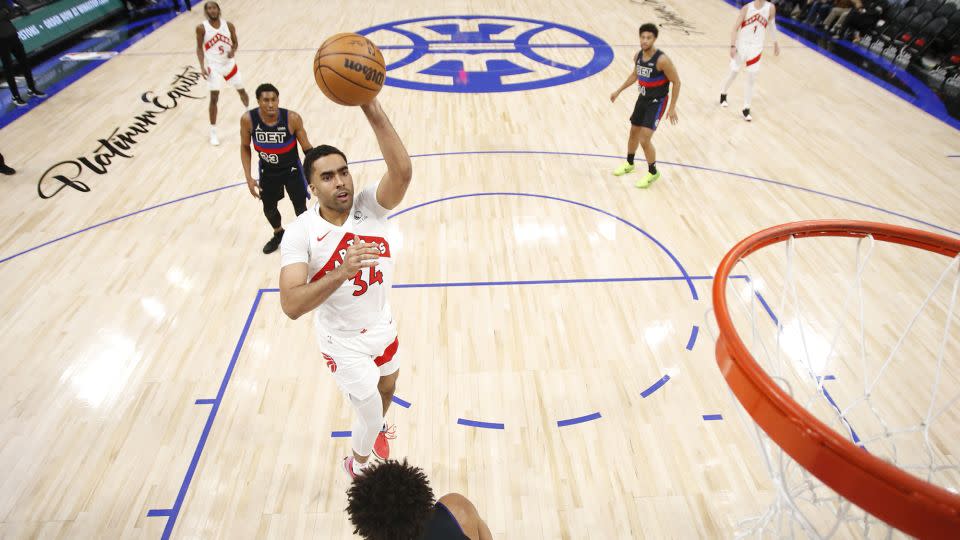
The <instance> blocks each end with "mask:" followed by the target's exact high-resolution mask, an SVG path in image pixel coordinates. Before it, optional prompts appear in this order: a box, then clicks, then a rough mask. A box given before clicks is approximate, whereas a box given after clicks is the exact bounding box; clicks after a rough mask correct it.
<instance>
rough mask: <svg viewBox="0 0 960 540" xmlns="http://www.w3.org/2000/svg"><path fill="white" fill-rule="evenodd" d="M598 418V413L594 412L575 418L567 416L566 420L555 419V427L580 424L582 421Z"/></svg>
mask: <svg viewBox="0 0 960 540" xmlns="http://www.w3.org/2000/svg"><path fill="white" fill-rule="evenodd" d="M598 418H600V413H599V412H595V413H591V414H588V415H585V416H578V417H576V418H568V419H567V420H557V427H564V426H572V425H574V424H582V423H584V422H589V421H591V420H596V419H598Z"/></svg>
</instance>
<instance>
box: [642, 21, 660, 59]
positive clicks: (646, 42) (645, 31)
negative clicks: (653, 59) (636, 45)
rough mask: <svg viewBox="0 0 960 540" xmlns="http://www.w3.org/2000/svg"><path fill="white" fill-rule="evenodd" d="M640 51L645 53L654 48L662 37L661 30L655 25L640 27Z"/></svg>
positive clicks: (647, 24)
mask: <svg viewBox="0 0 960 540" xmlns="http://www.w3.org/2000/svg"><path fill="white" fill-rule="evenodd" d="M639 34H640V49H641V50H643V51H644V52H647V51H649V50H650V49H652V48H653V44H654V43H656V41H657V38H658V37H659V36H660V29H658V28H657V25H655V24H653V23H644V24H641V25H640V31H639Z"/></svg>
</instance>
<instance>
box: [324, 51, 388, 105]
mask: <svg viewBox="0 0 960 540" xmlns="http://www.w3.org/2000/svg"><path fill="white" fill-rule="evenodd" d="M386 75H387V68H386V64H385V63H384V61H383V55H382V54H381V53H380V49H378V48H377V46H376V45H374V44H373V42H372V41H370V40H369V39H367V38H365V37H363V36H361V35H359V34H337V35H335V36H332V37H330V38H328V39H327V40H326V41H324V42H323V45H321V46H320V49H319V50H318V51H317V55H316V56H314V57H313V76H314V78H315V79H316V80H317V86H319V87H320V90H322V91H323V95H325V96H327V97H328V98H330V99H331V100H332V101H333V102H334V103H339V104H340V105H363V104H364V103H369V102H370V101H371V100H373V98H375V97H377V94H378V93H379V92H380V89H381V88H383V80H384V79H385V78H386Z"/></svg>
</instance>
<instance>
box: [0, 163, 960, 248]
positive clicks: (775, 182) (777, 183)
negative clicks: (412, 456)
mask: <svg viewBox="0 0 960 540" xmlns="http://www.w3.org/2000/svg"><path fill="white" fill-rule="evenodd" d="M490 154H496V155H553V156H576V157H592V158H610V159H623V156H619V155H617V156H612V155H609V154H585V153H581V152H547V151H536V150H486V151H474V152H435V153H429V154H415V155H412V156H410V157H412V158H422V157H439V156H465V155H490ZM379 161H383V158H375V159H365V160H360V161H352V162H350V163H351V165H354V164H361V163H374V162H379ZM659 163H660V164H661V165H672V166H675V167H683V168H688V169H695V170H700V171H707V172H713V173H718V174H723V175H727V176H734V177H737V178H743V179H746V180H753V181H755V182H762V183H765V184H770V185H775V186H780V187H783V188H788V189H794V190H797V191H803V192H806V193H812V194H814V195H819V196H821V197H826V198H828V199H834V200H838V201H842V202H846V203H850V204H854V205H857V206H860V207H863V208H869V209H871V210H876V211H877V212H882V213H884V214H889V215H891V216H896V217H899V218H902V219H905V220H908V221H911V222H913V223H918V224H921V225H926V226H927V227H931V228H933V229H937V230H940V231H943V232H946V233H949V234H952V235H954V236H960V231H955V230H952V229H949V228H947V227H942V226H940V225H935V224H933V223H930V222H927V221H923V220H921V219H918V218H915V217H911V216H908V215H906V214H902V213H899V212H895V211H893V210H887V209H885V208H880V207H879V206H875V205H872V204H868V203H864V202H860V201H855V200H853V199H849V198H847V197H841V196H839V195H832V194H830V193H826V192H823V191H817V190H815V189H810V188H805V187H801V186H797V185H793V184H788V183H786V182H781V181H779V180H770V179H768V178H760V177H758V176H750V175H748V174H741V173H735V172H730V171H724V170H720V169H713V168H710V167H701V166H699V165H687V164H683V163H673V162H669V161H660V162H659ZM246 185H247V184H246V182H238V183H235V184H229V185H226V186H221V187H218V188H214V189H210V190H207V191H202V192H200V193H195V194H193V195H186V196H184V197H180V198H178V199H174V200H172V201H167V202H164V203H159V204H155V205H153V206H148V207H147V208H143V209H141V210H137V211H134V212H130V213H128V214H124V215H122V216H118V217H115V218H112V219H108V220H106V221H102V222H100V223H97V224H95V225H91V226H89V227H85V228H83V229H80V230H79V231H75V232H72V233H70V234H66V235H63V236H60V237H58V238H54V239H53V240H49V241H47V242H44V243H42V244H39V245H36V246H33V247H31V248H28V249H25V250H23V251H20V252H18V253H14V254H13V255H9V256H7V257H5V258H3V259H0V264H2V263H5V262H7V261H9V260H10V259H14V258H16V257H19V256H21V255H24V254H26V253H30V252H31V251H34V250H36V249H39V248H42V247H44V246H48V245H50V244H53V243H55V242H59V241H61V240H65V239H67V238H70V237H71V236H74V235H77V234H80V233H83V232H86V231H89V230H92V229H95V228H97V227H102V226H104V225H107V224H110V223H113V222H115V221H119V220H121V219H126V218H129V217H131V216H135V215H137V214H141V213H143V212H147V211H149V210H155V209H157V208H161V207H164V206H167V205H170V204H173V203H177V202H181V201H185V200H187V199H192V198H194V197H199V196H201V195H207V194H210V193H215V192H217V191H221V190H225V189H229V188H235V187H240V186H246ZM469 196H475V194H474V195H460V196H454V197H448V198H446V199H439V200H437V201H430V202H426V203H422V204H420V205H418V206H426V205H428V204H433V203H435V202H440V201H442V200H448V199H452V198H458V197H469ZM412 209H413V208H408V209H405V210H401V211H400V212H397V213H396V214H393V215H392V216H391V217H396V216H398V215H400V214H402V213H404V212H407V211H409V210H412Z"/></svg>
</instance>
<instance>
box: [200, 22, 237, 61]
mask: <svg viewBox="0 0 960 540" xmlns="http://www.w3.org/2000/svg"><path fill="white" fill-rule="evenodd" d="M203 31H204V34H203V56H204V58H205V59H206V61H207V63H208V64H228V63H230V62H232V61H233V59H232V58H229V57H228V56H227V53H229V52H230V49H232V48H233V40H232V39H230V26H229V25H228V24H227V21H225V20H223V19H220V28H214V27H213V26H212V25H211V24H210V21H203Z"/></svg>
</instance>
